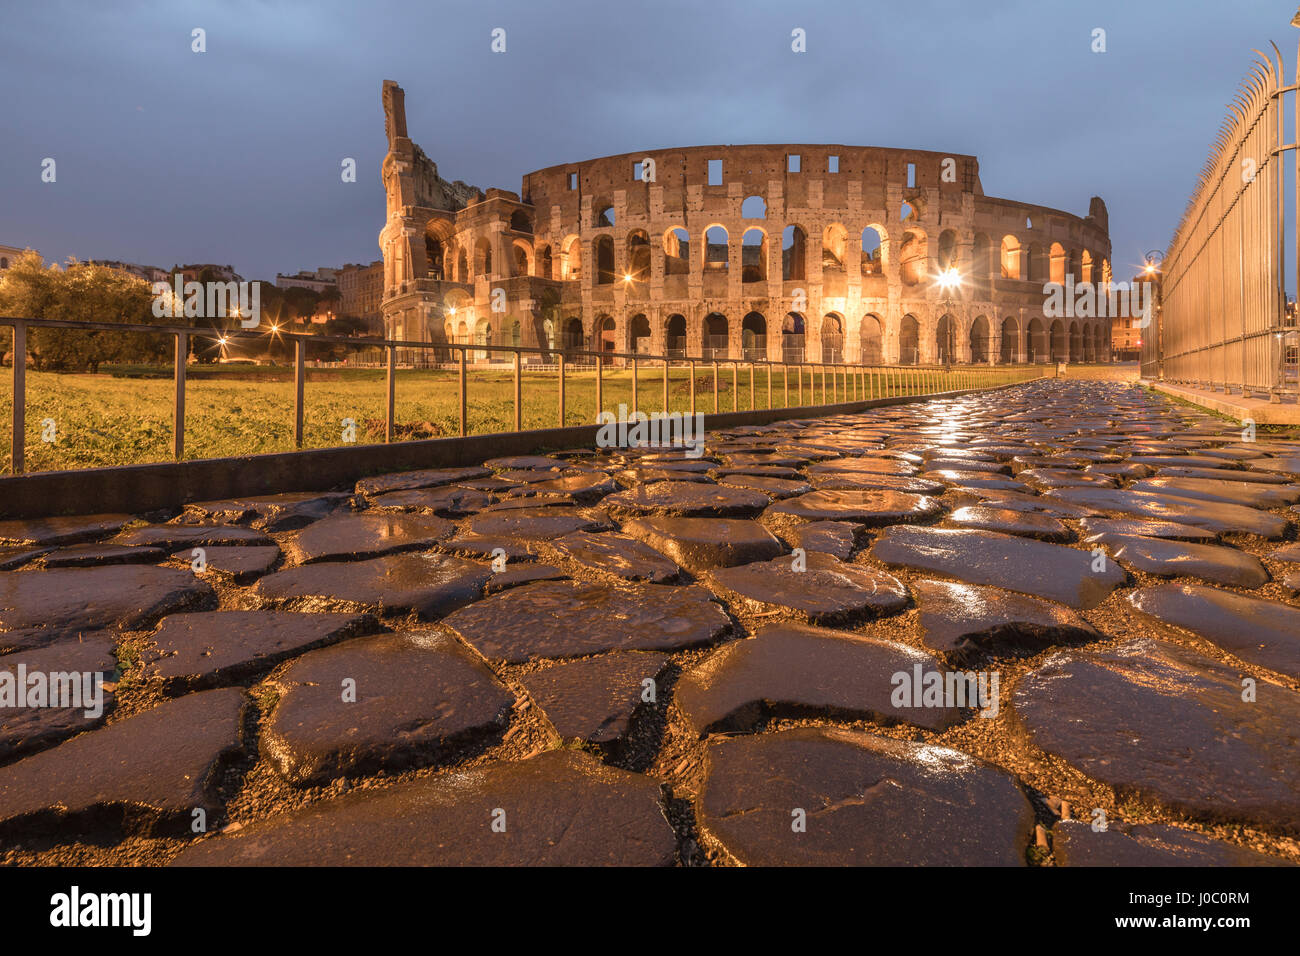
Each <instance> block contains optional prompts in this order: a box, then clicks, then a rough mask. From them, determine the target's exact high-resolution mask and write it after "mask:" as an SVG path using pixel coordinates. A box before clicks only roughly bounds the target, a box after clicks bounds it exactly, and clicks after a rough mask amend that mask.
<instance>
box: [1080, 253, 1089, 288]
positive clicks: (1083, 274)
mask: <svg viewBox="0 0 1300 956" xmlns="http://www.w3.org/2000/svg"><path fill="white" fill-rule="evenodd" d="M1080 261H1081V265H1080V267H1079V281H1080V282H1091V281H1092V253H1091V252H1089V251H1088V250H1087V249H1084V250H1083V253H1082V255H1081V257H1080Z"/></svg>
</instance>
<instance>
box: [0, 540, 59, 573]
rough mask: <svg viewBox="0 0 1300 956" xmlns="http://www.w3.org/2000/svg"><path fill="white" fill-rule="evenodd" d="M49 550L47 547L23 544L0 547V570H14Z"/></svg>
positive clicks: (47, 552)
mask: <svg viewBox="0 0 1300 956" xmlns="http://www.w3.org/2000/svg"><path fill="white" fill-rule="evenodd" d="M49 552H50V549H49V548H42V547H30V546H28V545H24V544H19V545H11V546H9V547H0V571H13V570H16V569H18V568H21V567H22V566H23V565H24V564H30V563H31V562H32V561H35V560H36V559H37V558H39V557H40V556H41V555H43V554H49Z"/></svg>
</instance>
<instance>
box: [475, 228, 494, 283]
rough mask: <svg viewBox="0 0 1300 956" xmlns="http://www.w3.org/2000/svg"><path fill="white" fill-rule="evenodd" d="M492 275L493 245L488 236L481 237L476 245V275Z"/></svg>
mask: <svg viewBox="0 0 1300 956" xmlns="http://www.w3.org/2000/svg"><path fill="white" fill-rule="evenodd" d="M491 274H492V243H491V242H490V241H488V239H487V237H486V236H480V237H479V238H478V239H477V240H476V241H475V243H474V275H475V277H478V276H486V275H491Z"/></svg>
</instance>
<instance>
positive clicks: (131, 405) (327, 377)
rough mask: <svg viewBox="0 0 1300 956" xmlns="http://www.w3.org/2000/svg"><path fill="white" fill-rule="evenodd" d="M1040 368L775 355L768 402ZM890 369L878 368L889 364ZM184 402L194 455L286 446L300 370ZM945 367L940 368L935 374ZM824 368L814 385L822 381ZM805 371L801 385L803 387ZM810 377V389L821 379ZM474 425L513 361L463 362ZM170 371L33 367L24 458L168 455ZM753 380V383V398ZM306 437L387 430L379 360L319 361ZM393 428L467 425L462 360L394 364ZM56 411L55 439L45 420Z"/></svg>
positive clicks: (7, 402) (194, 389) (525, 384)
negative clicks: (811, 364) (855, 373)
mask: <svg viewBox="0 0 1300 956" xmlns="http://www.w3.org/2000/svg"><path fill="white" fill-rule="evenodd" d="M1042 370H1043V369H1042V367H1041V366H1040V367H1036V368H1023V367H1012V368H994V369H987V368H981V369H967V370H962V371H957V372H951V373H940V372H937V371H934V370H929V369H886V370H875V371H873V372H871V373H868V374H867V375H865V376H863V377H860V378H857V380H856V381H855V380H854V377H852V376H851V377H850V379H849V381H848V382H847V384H846V382H845V376H844V370H843V369H842V368H841V369H839V374H838V376H837V378H838V384H837V385H833V384H832V378H831V376H830V375H827V376H825V378H823V375H822V374H821V372H820V370H817V371H816V372H810V370H807V369H805V370H804V371H803V374H802V375H800V374H799V372H798V371H796V370H793V369H792V370H791V371H790V373H789V378H788V388H789V395H788V400H787V396H786V382H785V381H783V378H782V370H781V369H780V368H776V369H773V371H772V379H771V381H772V391H771V403H772V405H773V406H775V407H778V408H779V407H783V406H785V405H787V404H788V405H791V406H797V405H812V404H820V403H821V402H822V391H823V386H824V387H825V395H826V401H831V400H832V388H835V389H836V390H837V395H838V399H839V400H840V401H844V400H846V399H848V400H852V399H854V398H864V397H865V398H875V397H880V396H881V395H902V394H921V393H925V392H931V391H934V390H936V389H947V388H967V387H982V386H990V385H1000V384H1005V383H1007V382H1009V381H1019V380H1023V379H1025V378H1031V377H1035V376H1037V375H1038V374H1040V373H1041V372H1042ZM882 372H883V374H882ZM187 374H188V382H187V388H186V416H185V457H186V458H187V459H196V458H215V457H222V456H228V455H252V454H260V453H266V452H277V451H291V450H292V449H293V447H294V445H293V382H292V372H291V370H289V369H286V368H279V369H266V368H261V369H250V368H246V367H241V368H232V367H229V366H223V367H220V368H215V367H211V366H203V367H192V368H191V369H190V370H189V371H188V373H187ZM695 378H696V383H695V393H696V410H697V411H700V412H712V411H714V378H713V371H712V369H711V367H709V366H697V368H696V375H695ZM557 379H558V376H557V373H556V372H555V371H553V370H552V371H537V372H527V371H526V372H524V373H523V375H522V394H523V402H522V405H523V427H524V428H526V429H532V428H550V427H554V426H556V425H558V424H559V423H560V419H559V399H558V394H557ZM602 379H603V396H602V397H603V401H602V405H603V407H604V408H605V409H607V410H610V411H615V412H616V411H617V410H618V406H619V404H620V403H621V404H624V405H627V406H628V407H629V408H630V407H631V404H632V401H631V399H632V373H631V371H630V370H629V369H612V368H607V369H605V371H604V373H603V375H602ZM940 379H942V381H941V380H940ZM814 380H815V385H814ZM11 381H12V379H11V377H10V370H9V369H5V370H4V374H3V384H2V385H0V389H2V391H0V416H3V417H2V418H0V422H3V423H4V426H3V434H0V455H3V458H4V464H5V471H6V472H8V471H9V470H10V433H9V428H8V427H7V425H8V422H9V421H10V420H11V415H12V391H11V386H10V382H11ZM800 381H802V386H803V391H802V396H801V394H800V388H799V385H800ZM814 389H815V390H814ZM467 393H468V402H467V404H468V431H469V433H471V434H482V433H490V432H500V431H509V430H510V429H511V428H513V425H514V404H513V399H514V385H513V373H512V371H511V369H510V368H509V367H506V368H503V369H497V368H482V369H473V368H471V369H470V370H469V372H468V388H467ZM663 393H664V385H663V367H662V366H654V367H647V368H641V369H639V374H638V382H637V407H638V408H639V410H641V411H643V412H647V413H650V412H657V411H661V410H663V405H664V402H663ZM172 394H173V385H172V380H171V369H170V368H130V369H110V370H105V371H101V372H100V373H99V374H95V375H91V374H62V373H54V372H34V371H31V370H28V372H27V411H26V416H25V420H26V429H27V441H26V470H27V471H43V470H50V469H67V468H86V467H94V466H103V465H124V464H139V463H144V462H157V461H169V460H171V438H172ZM717 394H718V402H717V408H718V410H719V411H732V410H733V409H739V410H745V409H749V408H753V407H757V408H766V407H768V376H767V371H766V369H765V368H764V367H758V368H757V369H755V370H754V372H753V374H752V380H751V371H750V368H749V367H748V366H743V365H742V366H741V367H740V368H739V369H738V370H737V372H736V374H735V378H734V385H733V373H732V369H731V368H728V367H725V366H724V367H721V368H720V369H719V371H718V380H717ZM751 394H752V396H753V398H752V400H751ZM305 395H306V400H305V409H304V414H303V418H304V425H303V432H304V447H308V448H322V447H329V446H335V445H342V444H344V426H343V420H344V419H352V420H353V421H354V422H355V423H356V426H355V428H356V442H357V443H358V444H367V443H372V442H382V441H383V440H384V418H385V414H384V412H385V402H386V386H385V373H384V371H383V370H382V369H355V368H352V369H320V370H317V369H311V370H309V373H308V380H307V383H306V386H305ZM396 396H397V397H396V409H397V410H396V416H395V419H396V431H397V438H398V439H399V440H400V439H408V438H429V437H439V436H447V435H458V434H460V403H459V395H458V374H457V372H456V371H455V370H445V371H444V370H425V369H419V370H416V369H407V370H402V369H399V370H398V372H397V385H396ZM690 408H691V403H690V373H689V371H688V369H687V368H686V367H685V366H682V367H673V368H671V369H670V370H669V382H668V410H669V411H675V412H689V411H690ZM596 412H597V408H596V374H595V372H594V371H593V370H591V369H589V368H588V369H584V370H573V369H570V370H568V371H566V374H565V413H564V424H566V425H581V424H588V423H591V422H593V421H594V420H595V417H596ZM50 420H52V421H53V435H54V440H53V441H52V442H50V441H45V440H44V437H46V436H48V434H49V427H48V422H49V421H50Z"/></svg>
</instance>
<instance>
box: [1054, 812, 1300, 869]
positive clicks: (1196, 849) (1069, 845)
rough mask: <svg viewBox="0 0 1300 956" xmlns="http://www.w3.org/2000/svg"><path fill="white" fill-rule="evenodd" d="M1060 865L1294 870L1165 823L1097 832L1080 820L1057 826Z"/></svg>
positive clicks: (1275, 859)
mask: <svg viewBox="0 0 1300 956" xmlns="http://www.w3.org/2000/svg"><path fill="white" fill-rule="evenodd" d="M1052 853H1053V855H1054V856H1055V857H1056V865H1057V866H1160V867H1165V866H1293V865H1294V864H1292V863H1290V862H1288V861H1287V860H1284V859H1282V858H1280V857H1276V856H1266V855H1265V854H1263V853H1258V852H1256V851H1254V850H1251V849H1248V848H1246V847H1243V846H1236V845H1234V844H1232V843H1227V842H1225V841H1223V840H1216V839H1214V838H1213V837H1208V836H1205V835H1204V834H1201V833H1196V832H1195V831H1192V830H1183V829H1180V828H1179V827H1172V826H1169V825H1168V824H1164V823H1144V824H1139V825H1137V826H1132V827H1121V826H1119V825H1118V824H1113V823H1112V824H1111V825H1109V826H1108V827H1107V828H1106V829H1105V830H1099V831H1094V830H1093V829H1092V827H1091V826H1090V825H1089V824H1087V823H1083V822H1081V821H1079V820H1062V821H1061V822H1060V823H1058V824H1057V825H1056V826H1054V827H1053V828H1052Z"/></svg>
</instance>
